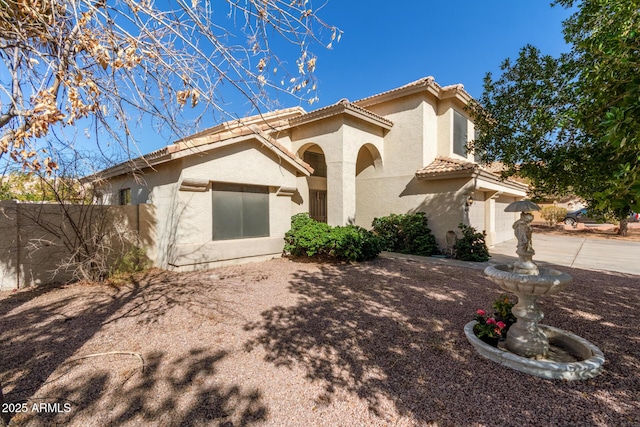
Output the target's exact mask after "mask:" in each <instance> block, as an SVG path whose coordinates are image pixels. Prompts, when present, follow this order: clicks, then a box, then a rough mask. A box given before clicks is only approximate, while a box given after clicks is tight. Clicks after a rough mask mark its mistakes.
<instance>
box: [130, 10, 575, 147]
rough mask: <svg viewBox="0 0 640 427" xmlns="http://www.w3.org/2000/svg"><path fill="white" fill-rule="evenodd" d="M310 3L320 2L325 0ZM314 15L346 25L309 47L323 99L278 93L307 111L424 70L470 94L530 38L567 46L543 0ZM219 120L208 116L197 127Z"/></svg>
mask: <svg viewBox="0 0 640 427" xmlns="http://www.w3.org/2000/svg"><path fill="white" fill-rule="evenodd" d="M313 4H314V7H316V8H318V7H320V5H321V4H322V0H316V1H314V2H313ZM225 12H226V10H225ZM317 14H318V16H319V17H320V18H321V19H323V20H324V21H325V22H327V23H328V24H331V25H335V26H337V27H339V28H340V29H341V30H342V31H343V35H342V38H341V41H340V42H339V43H334V47H333V49H331V50H329V49H325V48H323V47H322V46H318V45H316V46H312V51H313V52H314V53H315V54H316V55H317V57H318V61H317V69H316V77H317V79H318V96H319V102H317V103H315V104H313V105H312V106H309V105H308V104H307V103H300V102H299V101H297V100H295V99H293V98H290V97H288V96H286V95H283V94H280V95H278V100H279V103H280V104H281V106H282V107H293V106H295V105H301V106H302V107H303V108H305V109H306V110H307V111H310V110H313V109H316V108H320V107H323V106H326V105H330V104H333V103H335V102H337V101H339V100H340V99H342V98H347V99H349V100H351V101H355V100H357V99H360V98H364V97H367V96H370V95H373V94H376V93H379V92H383V91H386V90H389V89H393V88H395V87H399V86H402V85H404V84H406V83H409V82H411V81H414V80H417V79H419V78H421V77H426V76H433V77H435V79H436V82H438V83H439V84H441V85H443V86H445V85H449V84H457V83H462V84H463V85H464V87H465V89H466V90H467V91H468V92H469V93H470V94H471V95H472V96H474V97H479V96H480V95H481V94H482V80H483V77H484V75H485V73H486V72H487V71H492V72H494V74H495V73H498V72H499V66H500V63H501V62H502V61H503V60H504V59H505V58H507V57H515V56H516V55H517V54H518V51H519V49H520V48H521V47H523V46H524V45H526V44H527V43H529V44H533V45H535V46H537V47H539V48H540V49H541V50H542V52H543V53H546V54H551V55H557V54H559V53H561V52H565V51H567V50H568V47H567V46H566V45H565V43H564V39H563V36H562V27H561V23H562V21H563V20H564V19H566V18H567V17H568V16H569V14H570V13H569V12H568V11H567V10H565V9H563V8H561V7H551V6H550V4H549V3H548V2H546V1H539V0H535V1H534V0H530V1H517V0H512V1H506V0H502V1H498V0H485V1H478V0H474V1H470V0H460V1H458V2H456V3H449V2H445V1H437V2H434V1H428V0H423V1H418V0H414V1H398V0H396V1H392V0H329V1H328V3H326V4H325V6H324V7H322V8H321V9H320V10H318V11H317ZM293 53H294V55H292V56H290V57H289V60H290V63H291V64H292V67H290V68H291V71H292V72H293V71H295V68H296V67H295V59H296V57H295V52H293ZM225 100H226V101H231V102H230V103H229V104H227V110H228V112H229V113H231V114H232V115H234V116H237V117H243V116H246V115H248V114H250V113H253V114H255V111H250V107H249V104H248V103H247V102H246V100H243V99H240V98H238V97H237V96H236V95H235V94H229V95H228V96H225ZM216 124H217V122H215V121H214V120H213V119H211V120H210V121H205V122H203V123H202V124H201V126H200V127H201V128H207V127H211V126H214V125H216ZM139 130H140V132H141V134H139V135H136V137H137V138H139V139H138V141H139V142H140V144H139V145H138V148H139V150H140V152H141V153H143V154H144V153H147V152H150V151H153V150H155V149H158V148H161V147H163V146H165V145H167V144H170V143H171V142H173V141H172V140H167V139H166V136H165V137H158V135H155V134H154V133H153V132H150V129H149V128H147V129H144V130H143V129H139ZM131 154H132V155H133V156H134V157H135V156H136V155H138V153H131Z"/></svg>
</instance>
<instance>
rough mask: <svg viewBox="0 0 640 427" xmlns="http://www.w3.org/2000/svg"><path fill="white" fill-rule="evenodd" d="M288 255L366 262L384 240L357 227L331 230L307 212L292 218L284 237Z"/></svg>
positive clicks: (348, 226) (374, 254) (350, 226)
mask: <svg viewBox="0 0 640 427" xmlns="http://www.w3.org/2000/svg"><path fill="white" fill-rule="evenodd" d="M284 240H285V245H284V252H285V254H290V255H293V256H309V257H314V256H328V257H331V258H335V259H338V260H342V261H365V260H369V259H373V258H375V257H376V256H377V255H378V254H379V253H380V251H381V250H382V244H381V241H380V238H378V237H377V236H375V235H374V234H373V233H371V232H370V231H367V230H365V229H364V228H362V227H358V226H356V225H347V226H344V227H342V226H338V227H330V226H329V225H327V224H325V223H323V222H318V221H316V220H314V219H312V218H310V217H309V214H307V213H301V214H297V215H294V216H293V217H292V218H291V229H290V230H289V231H287V233H286V234H285V237H284Z"/></svg>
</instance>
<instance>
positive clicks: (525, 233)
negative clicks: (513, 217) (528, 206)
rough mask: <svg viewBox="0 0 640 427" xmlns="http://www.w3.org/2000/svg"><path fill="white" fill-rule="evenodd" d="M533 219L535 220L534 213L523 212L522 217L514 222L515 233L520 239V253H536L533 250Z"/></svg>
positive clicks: (518, 252) (518, 251)
mask: <svg viewBox="0 0 640 427" xmlns="http://www.w3.org/2000/svg"><path fill="white" fill-rule="evenodd" d="M531 221H533V215H532V214H531V213H529V212H522V213H521V214H520V219H519V220H517V221H516V222H514V223H513V230H514V234H515V235H516V239H518V250H517V251H516V253H517V254H518V255H534V254H535V253H536V252H535V251H534V250H533V246H532V244H531V233H532V230H531Z"/></svg>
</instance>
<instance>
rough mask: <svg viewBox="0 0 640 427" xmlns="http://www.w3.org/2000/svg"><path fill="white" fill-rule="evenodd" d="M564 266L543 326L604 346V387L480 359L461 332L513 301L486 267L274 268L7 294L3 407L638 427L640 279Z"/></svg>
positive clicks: (47, 416) (296, 420) (82, 413)
mask: <svg viewBox="0 0 640 427" xmlns="http://www.w3.org/2000/svg"><path fill="white" fill-rule="evenodd" d="M560 269H561V270H563V271H565V272H567V273H569V274H571V275H572V276H573V278H574V281H573V283H572V284H571V285H570V286H569V288H568V289H567V291H565V292H564V293H561V294H560V295H558V296H555V297H546V298H542V299H541V305H542V309H543V310H544V312H545V320H544V321H543V323H547V324H549V325H553V326H556V327H559V328H562V329H566V330H569V331H572V332H574V333H577V334H578V335H580V336H582V337H584V338H586V339H588V340H589V341H591V342H593V343H595V344H596V345H598V346H599V347H600V348H601V349H602V351H603V352H604V353H605V357H606V358H607V361H606V363H605V365H604V373H603V374H602V375H600V376H599V377H596V378H594V379H590V380H586V381H579V382H562V381H550V380H544V379H540V378H536V377H531V376H528V375H525V374H522V373H519V372H516V371H511V370H508V369H506V368H503V367H501V366H499V365H497V364H495V363H493V362H491V361H488V360H485V359H483V358H482V357H480V356H479V355H477V354H476V353H475V351H474V350H473V348H472V347H471V345H470V344H469V343H468V342H467V340H466V338H465V336H464V333H463V326H464V325H465V323H467V322H468V321H469V320H471V319H472V317H473V315H474V312H475V310H476V309H478V308H484V309H490V308H491V303H492V302H493V300H494V299H495V298H496V297H498V296H499V295H500V294H501V291H500V290H499V289H498V288H497V286H495V285H493V284H492V283H491V282H489V281H488V280H486V279H485V278H484V277H483V273H482V271H481V270H477V269H466V268H459V267H453V266H448V265H441V264H436V263H431V262H428V263H424V262H415V261H403V260H396V259H387V258H380V259H377V260H374V261H371V262H366V263H360V264H354V265H343V264H323V263H313V262H305V263H303V262H292V261H290V260H287V259H276V260H272V261H268V262H263V263H256V264H248V265H243V266H233V267H224V268H219V269H215V270H210V271H205V272H197V273H171V272H163V271H159V270H151V271H149V272H146V273H144V274H140V275H138V276H136V277H135V280H131V281H128V282H126V283H121V284H110V285H109V284H74V285H66V286H62V287H48V288H42V289H39V290H35V291H21V292H14V293H11V292H3V293H0V334H1V335H0V340H1V341H0V345H1V349H2V359H0V360H2V368H1V369H0V379H1V381H2V385H3V391H4V399H5V403H26V405H25V406H26V408H27V412H24V413H18V414H17V415H15V416H14V417H13V419H12V421H11V425H30V426H40V425H42V426H50V425H56V424H58V425H75V426H89V425H95V426H106V425H155V426H195V425H207V426H210V425H215V426H218V425H219V426H226V427H230V426H242V425H247V426H249V425H256V426H322V425H326V426H356V425H363V426H365V425H366V426H378V425H379V426H383V425H384V426H387V425H392V426H495V425H503V426H510V425H513V426H529V425H535V426H543V425H581V426H584V425H593V426H629V425H639V424H640V327H639V326H638V325H640V289H639V288H640V280H638V279H639V277H638V276H630V275H623V274H615V273H611V274H608V273H601V272H592V271H585V270H575V269H570V268H560ZM115 351H119V352H122V353H116V354H105V353H109V352H115ZM89 355H91V357H87V358H80V357H82V356H89ZM137 355H139V356H141V358H140V357H138V356H137ZM34 403H35V404H37V405H35V406H34ZM40 403H49V404H50V405H49V406H47V405H42V406H40V405H39V404H40ZM56 403H57V404H59V406H57V407H56V406H55V405H54V404H56ZM65 404H66V406H65ZM56 411H59V412H56Z"/></svg>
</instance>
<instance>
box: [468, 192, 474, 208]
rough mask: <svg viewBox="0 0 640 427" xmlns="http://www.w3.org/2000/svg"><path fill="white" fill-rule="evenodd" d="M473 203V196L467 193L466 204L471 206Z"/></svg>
mask: <svg viewBox="0 0 640 427" xmlns="http://www.w3.org/2000/svg"><path fill="white" fill-rule="evenodd" d="M472 204H473V196H472V195H469V197H467V206H471V205H472Z"/></svg>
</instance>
